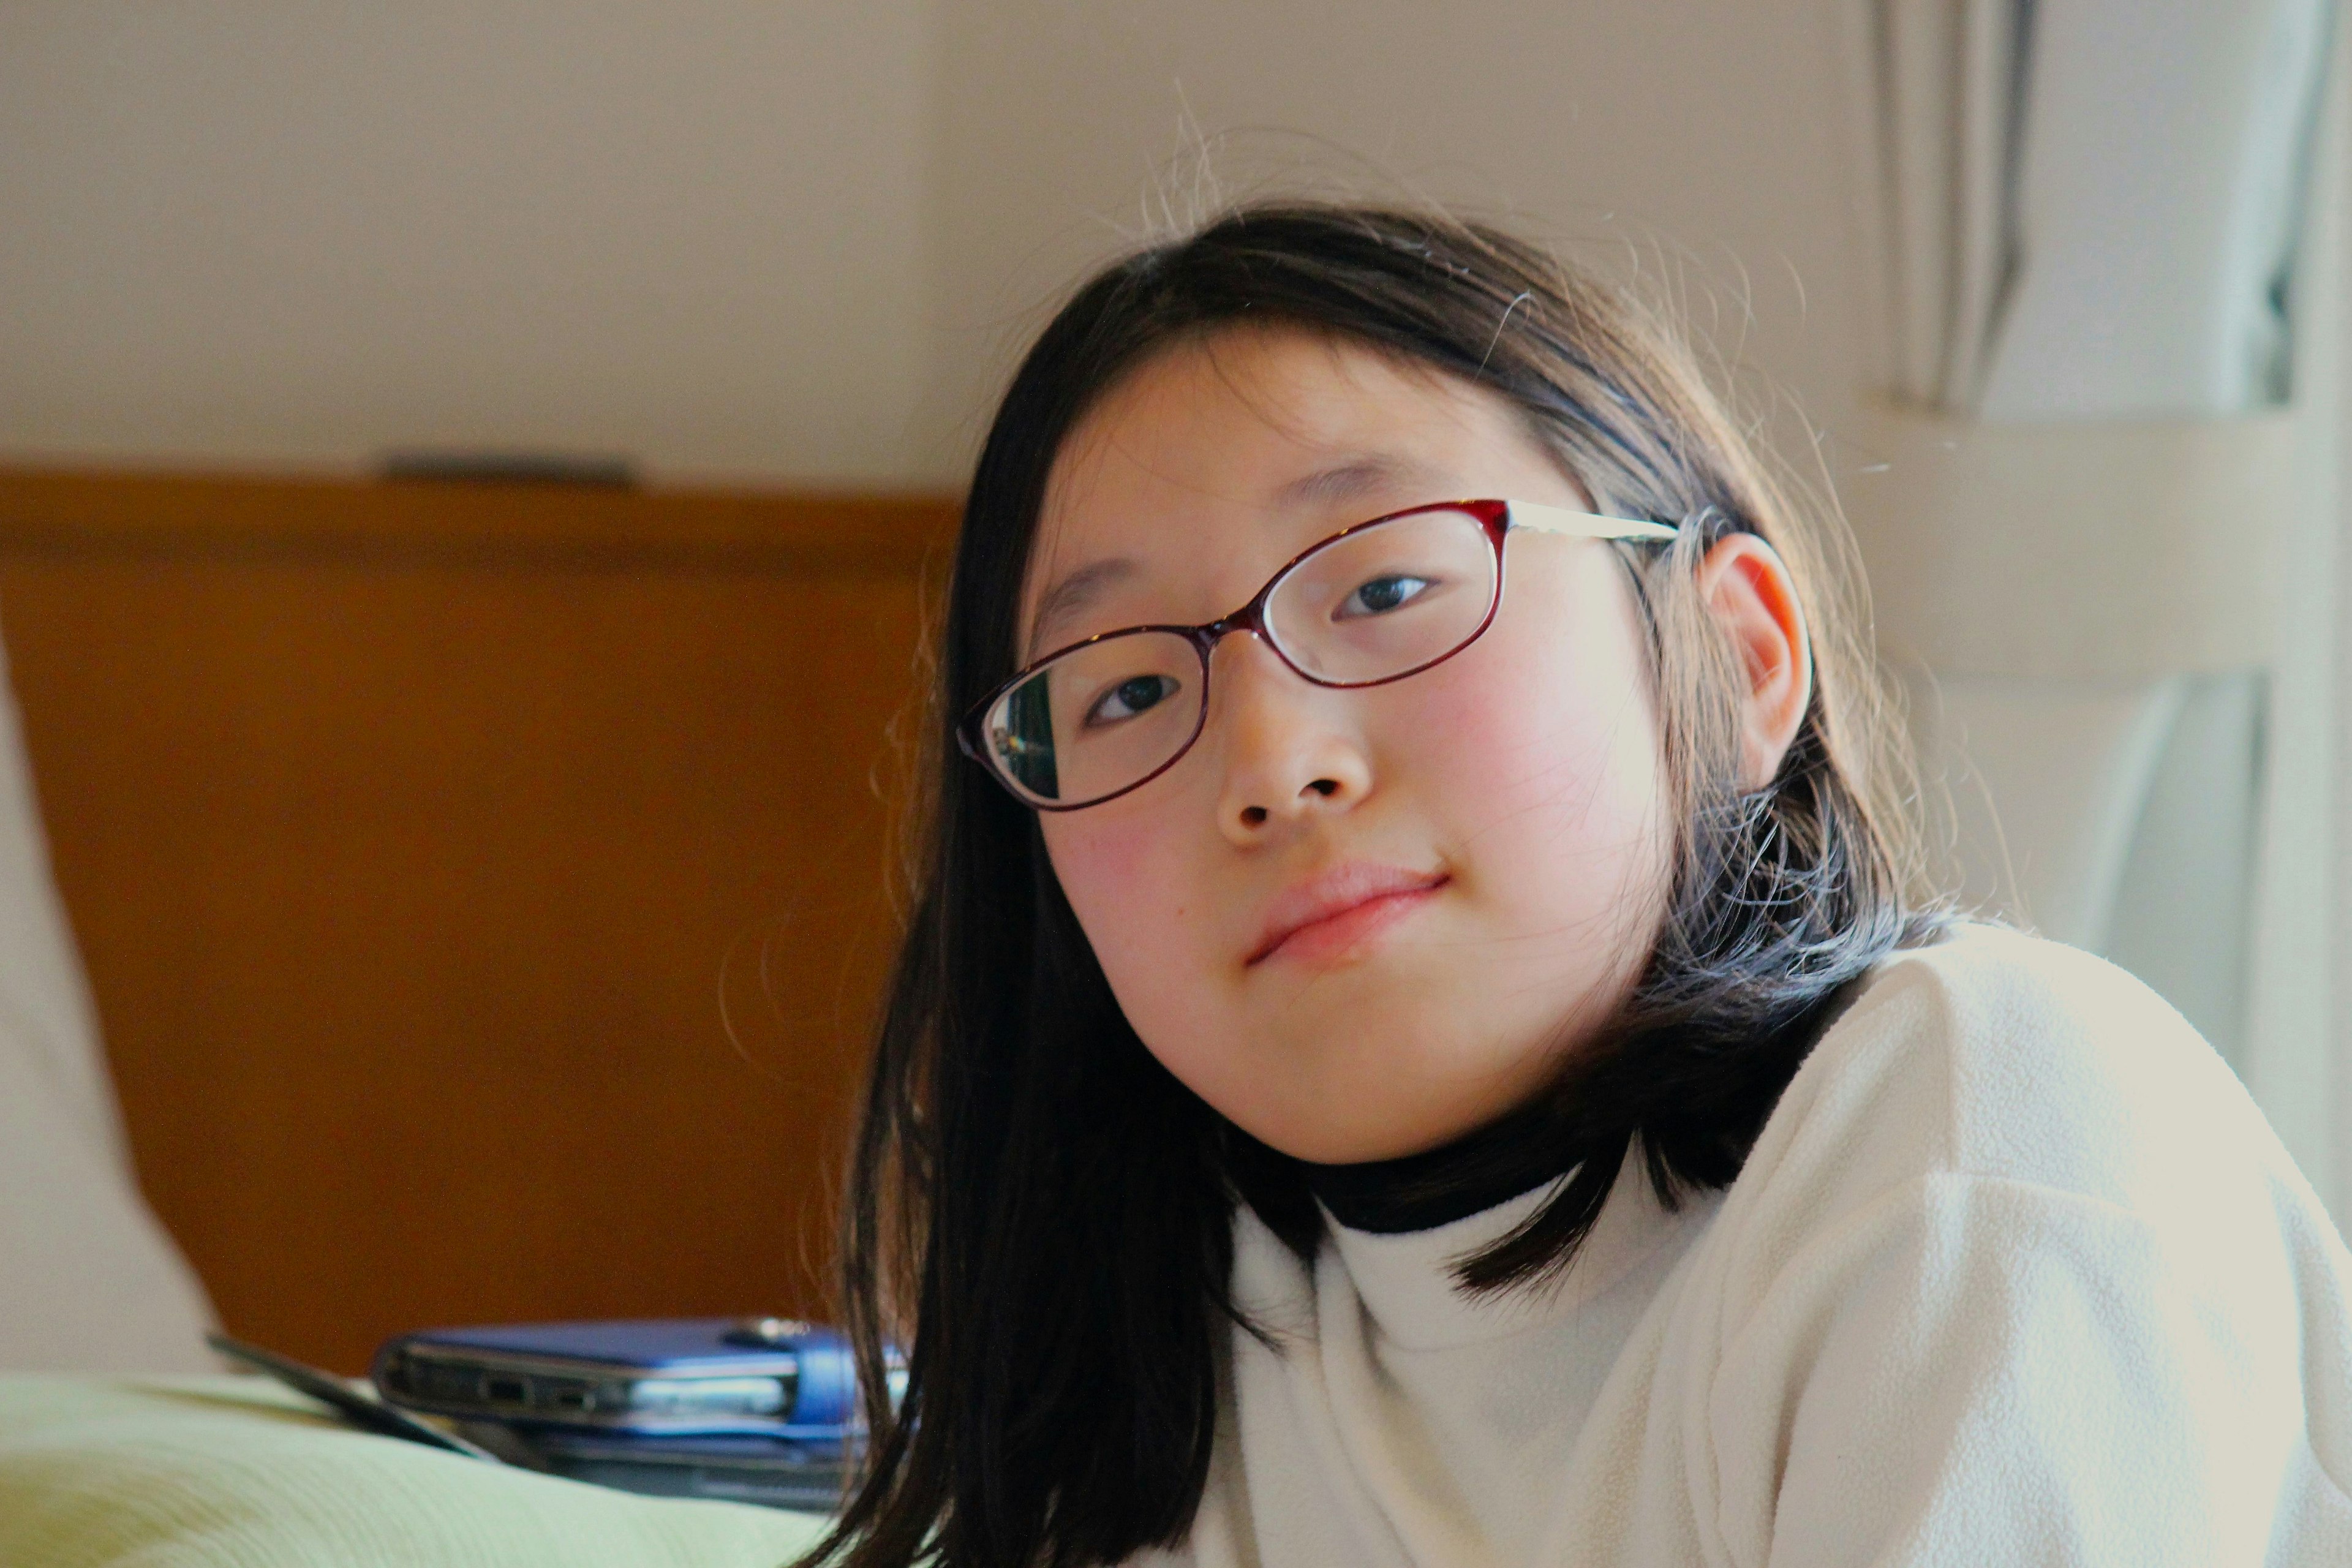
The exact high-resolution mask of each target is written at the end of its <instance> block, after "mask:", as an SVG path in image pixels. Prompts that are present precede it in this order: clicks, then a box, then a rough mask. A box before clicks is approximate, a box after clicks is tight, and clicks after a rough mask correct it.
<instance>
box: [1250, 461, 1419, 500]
mask: <svg viewBox="0 0 2352 1568" xmlns="http://www.w3.org/2000/svg"><path fill="white" fill-rule="evenodd" d="M1427 477H1428V470H1427V469H1425V468H1423V466H1422V465H1420V464H1418V463H1414V462H1412V461H1409V460H1407V459H1405V458H1396V457H1391V456H1389V455H1387V454H1385V453H1379V452H1365V453H1358V454H1353V455H1351V456H1349V457H1346V458H1341V459H1340V460H1339V461H1338V462H1336V463H1328V464H1326V465H1325V466H1324V467H1322V468H1318V469H1316V470H1315V471H1314V472H1313V473H1311V474H1307V475H1305V476H1303V477H1301V478H1299V479H1293V480H1291V481H1290V482H1289V483H1288V484H1286V485H1284V486H1283V487H1282V489H1281V490H1280V491H1279V492H1277V499H1278V500H1280V501H1281V502H1282V503H1283V504H1284V505H1286V506H1308V505H1318V506H1328V505H1331V504H1333V503H1336V502H1339V501H1343V500H1353V499H1355V498H1356V497H1358V496H1360V495H1365V494H1369V493H1370V492H1371V491H1373V490H1377V489H1381V488H1383V487H1385V486H1390V485H1398V484H1410V483H1419V482H1421V481H1423V479H1426V478H1427Z"/></svg>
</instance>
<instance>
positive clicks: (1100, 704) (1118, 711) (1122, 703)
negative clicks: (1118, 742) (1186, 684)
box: [1087, 675, 1176, 728]
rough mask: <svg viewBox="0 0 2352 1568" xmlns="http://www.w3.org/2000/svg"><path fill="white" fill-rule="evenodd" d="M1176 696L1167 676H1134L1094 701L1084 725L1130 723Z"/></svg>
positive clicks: (1174, 683)
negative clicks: (1123, 721)
mask: <svg viewBox="0 0 2352 1568" xmlns="http://www.w3.org/2000/svg"><path fill="white" fill-rule="evenodd" d="M1175 695H1176V678H1175V677H1173V676H1170V675H1135V676H1129V678H1128V679H1125V680H1122V681H1120V682H1119V683H1118V685H1117V686H1114V687H1112V688H1111V689H1109V690H1108V691H1106V692H1104V693H1103V694H1102V695H1101V696H1100V697H1097V698H1096V699H1095V700H1094V705H1093V706H1092V707H1090V708H1088V709H1087V727H1088V728H1093V727H1094V726H1096V725H1099V724H1116V723H1118V721H1120V720H1122V719H1132V718H1134V717H1135V716H1136V715H1137V714H1139V713H1141V712H1143V711H1144V710H1147V709H1150V708H1157V707H1159V706H1160V704H1161V703H1162V702H1165V701H1167V700H1169V699H1170V698H1171V697H1173V696H1175Z"/></svg>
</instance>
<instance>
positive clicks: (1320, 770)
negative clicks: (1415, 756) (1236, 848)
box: [1210, 637, 1372, 846]
mask: <svg viewBox="0 0 2352 1568" xmlns="http://www.w3.org/2000/svg"><path fill="white" fill-rule="evenodd" d="M1228 650H1230V651H1228ZM1218 652H1219V654H1220V655H1221V656H1222V659H1223V668H1220V669H1219V670H1218V672H1217V682H1216V686H1215V688H1214V692H1213V699H1212V700H1213V703H1214V705H1215V707H1216V710H1217V711H1215V712H1213V713H1212V714H1211V715H1210V722H1211V724H1212V726H1213V728H1214V729H1215V730H1216V731H1217V733H1216V735H1215V736H1214V738H1213V743H1214V744H1216V746H1217V749H1218V752H1219V754H1220V757H1221V760H1222V762H1223V767H1224V780H1223V790H1222V792H1221V794H1220V795H1219V798H1218V801H1217V826H1218V827H1219V828H1220V830H1222V831H1223V834H1224V836H1225V837H1226V838H1227V839H1229V840H1230V841H1232V842H1233V843H1234V844H1235V845H1240V846H1249V845H1255V844H1260V843H1264V842H1265V841H1266V840H1267V839H1268V838H1270V837H1274V836H1276V835H1277V834H1279V833H1280V832H1281V831H1282V830H1283V829H1285V828H1286V827H1291V826H1297V824H1298V823H1300V822H1301V821H1303V820H1305V819H1307V818H1308V817H1311V816H1316V815H1318V814H1321V813H1326V812H1342V811H1346V810H1349V808H1351V807H1353V806H1354V805H1355V804H1356V803H1357V802H1358V801H1359V800H1360V799H1362V798H1363V796H1364V795H1366V794H1367V793H1369V792H1370V789H1371V784H1372V770H1371V761H1370V757H1368V756H1367V755H1366V753H1365V748H1364V744H1363V738H1362V736H1361V735H1360V733H1359V732H1358V731H1356V729H1355V728H1354V727H1353V726H1352V725H1350V724H1349V723H1346V722H1344V720H1345V719H1346V718H1348V717H1349V714H1350V713H1351V711H1352V710H1353V708H1354V706H1355V704H1354V702H1353V701H1352V700H1351V699H1352V698H1353V697H1354V695H1355V694H1354V693H1352V692H1346V691H1334V690H1332V689H1328V688H1327V687H1319V686H1315V685H1312V684H1310V683H1309V682H1307V680H1305V679H1301V678H1300V677H1299V676H1298V675H1297V673H1296V672H1295V671H1293V670H1292V669H1291V668H1289V667H1288V666H1287V665H1285V664H1284V663H1283V662H1282V661H1281V660H1280V659H1279V658H1276V657H1275V654H1274V650H1273V649H1271V648H1269V647H1266V646H1265V643H1263V642H1262V641H1260V640H1259V639H1258V638H1256V637H1229V638H1227V639H1226V641H1225V644H1224V647H1221V648H1220V649H1219V650H1218Z"/></svg>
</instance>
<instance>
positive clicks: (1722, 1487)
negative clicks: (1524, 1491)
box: [1693, 1172, 2352, 1568]
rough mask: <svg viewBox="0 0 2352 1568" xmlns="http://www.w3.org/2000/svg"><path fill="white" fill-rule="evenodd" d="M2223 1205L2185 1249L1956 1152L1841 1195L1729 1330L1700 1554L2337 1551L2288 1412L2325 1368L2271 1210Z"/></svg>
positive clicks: (1763, 1567) (1712, 1408) (2109, 1208)
mask: <svg viewBox="0 0 2352 1568" xmlns="http://www.w3.org/2000/svg"><path fill="white" fill-rule="evenodd" d="M2240 1217H2241V1218H2242V1219H2251V1220H2253V1221H2255V1222H2257V1223H2254V1224H2252V1225H2240V1226H2235V1227H2229V1228H2230V1234H2229V1237H2228V1239H2227V1240H2225V1241H2222V1242H2220V1243H2218V1244H2217V1243H2216V1242H2215V1240H2214V1237H2213V1233H2212V1232H2211V1231H2210V1229H2209V1228H2206V1227H2198V1228H2197V1230H2196V1232H2195V1234H2194V1235H2193V1236H2192V1237H2191V1238H2190V1240H2191V1243H2192V1244H2191V1245H2186V1246H2184V1245H2183V1244H2182V1240H2181V1238H2180V1237H2177V1236H2173V1235H2168V1234H2166V1233H2162V1232H2159V1231H2158V1229H2156V1228H2155V1227H2153V1226H2150V1224H2148V1223H2147V1221H2146V1220H2145V1219H2144V1218H2143V1217H2141V1216H2140V1215H2138V1214H2137V1213H2135V1212H2134V1211H2133V1210H2131V1209H2128V1208H2126V1207H2123V1206H2121V1205H2116V1204H2114V1203H2112V1202H2108V1201H2106V1200H2105V1199H2102V1198H2098V1197H2094V1196H2089V1195H2085V1194H2080V1193H2075V1192H2070V1191H2065V1190H2061V1189H2056V1188H2052V1187H2047V1186H2041V1185H2036V1184H2030V1183H2025V1182H2020V1181H2016V1180H2013V1179H2006V1178H2001V1177H1995V1176H1986V1175H1970V1174H1959V1173H1950V1172H1945V1173H1931V1174H1927V1175H1923V1176H1921V1177H1919V1178H1917V1179H1916V1180H1913V1181H1909V1182H1906V1183H1904V1184H1900V1185H1898V1186H1895V1187H1893V1188H1890V1189H1889V1190H1887V1191H1886V1192H1885V1193H1883V1194H1880V1195H1879V1196H1878V1197H1877V1198H1875V1199H1874V1200H1873V1201H1872V1202H1870V1203H1868V1204H1866V1205H1859V1206H1857V1207H1855V1208H1853V1209H1852V1210H1849V1211H1848V1212H1846V1213H1844V1214H1843V1215H1840V1216H1839V1217H1838V1219H1837V1220H1836V1221H1835V1223H1833V1224H1832V1225H1830V1226H1826V1227H1824V1228H1822V1229H1821V1230H1818V1231H1816V1232H1814V1233H1813V1234H1812V1235H1811V1237H1809V1238H1808V1241H1807V1244H1806V1246H1805V1247H1803V1249H1802V1250H1801V1251H1800V1252H1799V1253H1797V1254H1796V1255H1794V1256H1792V1257H1790V1258H1788V1259H1786V1261H1785V1264H1784V1266H1783V1267H1782V1268H1780V1270H1779V1271H1778V1273H1777V1275H1776V1276H1775V1277H1774V1279H1773V1280H1772V1282H1771V1284H1770V1287H1769V1289H1766V1290H1765V1291H1764V1292H1763V1293H1762V1294H1761V1296H1760V1297H1759V1299H1758V1300H1757V1301H1756V1304H1755V1306H1754V1309H1753V1310H1752V1311H1750V1312H1748V1314H1747V1315H1746V1317H1745V1320H1744V1321H1742V1322H1740V1323H1739V1324H1738V1325H1737V1326H1736V1328H1735V1329H1734V1331H1732V1333H1731V1334H1730V1336H1729V1338H1728V1339H1727V1341H1726V1342H1724V1344H1723V1352H1722V1356H1721V1359H1720V1361H1719V1362H1718V1363H1717V1371H1716V1375H1715V1377H1714V1378H1712V1379H1711V1380H1710V1382H1709V1385H1708V1386H1707V1388H1706V1394H1705V1398H1706V1411H1705V1414H1704V1418H1703V1421H1702V1422H1701V1423H1700V1424H1699V1426H1700V1428H1701V1429H1702V1430H1704V1431H1705V1433H1706V1447H1708V1448H1709V1449H1710V1450H1711V1451H1710V1452H1708V1453H1707V1454H1705V1455H1701V1456H1693V1458H1696V1459H1698V1460H1699V1462H1700V1465H1701V1467H1702V1468H1704V1469H1706V1471H1707V1472H1708V1473H1709V1474H1710V1475H1711V1476H1712V1478H1713V1481H1714V1487H1713V1490H1714V1492H1715V1495H1716V1502H1717V1509H1716V1510H1715V1513H1716V1520H1715V1523H1716V1526H1717V1531H1716V1532H1715V1533H1716V1539H1715V1540H1714V1541H1712V1542H1709V1544H1710V1546H1711V1547H1712V1548H1713V1549H1714V1550H1713V1551H1712V1552H1710V1555H1713V1556H1716V1557H1717V1558H1718V1560H1719V1561H1723V1562H1727V1563H1736V1564H1739V1565H1741V1568H1750V1565H1753V1568H1768V1565H1769V1568H1781V1565H1786V1568H1799V1565H1802V1568H1843V1565H1845V1564H1854V1565H1861V1564H1865V1563H1867V1564H1876V1565H1884V1568H1910V1565H1914V1564H1916V1565H1921V1568H1925V1565H1927V1564H1945V1563H1950V1564H1963V1563H1966V1564H1979V1563H2036V1564H2060V1563H2065V1564H2072V1563H2083V1564H2091V1563H2100V1564H2105V1563H2134V1564H2139V1565H2157V1564H2172V1563H2179V1564H2182V1565H2183V1568H2187V1565H2189V1564H2211V1563H2306V1562H2308V1563H2319V1562H2328V1563H2344V1562H2352V1501H2347V1497H2346V1495H2345V1492H2344V1490H2343V1489H2342V1480H2343V1479H2344V1478H2342V1477H2341V1476H2336V1477H2333V1478H2331V1476H2330V1475H2329V1473H2328V1469H2327V1467H2326V1464H2325V1463H2324V1462H2323V1460H2322V1458H2321V1457H2320V1455H2319V1454H2316V1453H2315V1449H2314V1446H2313V1441H2312V1433H2311V1430H2310V1422H2311V1419H2312V1416H2313V1415H2314V1409H2313V1406H2314V1405H2318V1406H2321V1407H2323V1408H2322V1409H2321V1411H2320V1414H2322V1415H2326V1409H2325V1408H2324V1407H2326V1406H2329V1405H2333V1404H2334V1401H2333V1400H2332V1399H2330V1398H2328V1397H2326V1396H2325V1395H2324V1394H2323V1395H2322V1396H2321V1397H2319V1398H2318V1399H2316V1400H2314V1399H2309V1398H2306V1392H2307V1390H2306V1380H2307V1377H2308V1375H2309V1374H2310V1373H2311V1370H2312V1368H2313V1366H2314V1365H2315V1364H2317V1365H2322V1366H2327V1365H2333V1364H2335V1363H2333V1361H2332V1357H2331V1354H2330V1352H2329V1351H2328V1349H2327V1348H2326V1347H2313V1348H2315V1349H2316V1350H2318V1351H2319V1352H2320V1353H2319V1354H2318V1355H2317V1356H2316V1357H2314V1356H2312V1355H2307V1354H2306V1353H2305V1345H2304V1343H2303V1340H2304V1333H2305V1321H2306V1319H2305V1312H2304V1310H2303V1303H2302V1302H2300V1301H2299V1300H2298V1297H2299V1295H2300V1292H2299V1291H2298V1289H2297V1288H2296V1282H2295V1265H2294V1258H2293V1256H2292V1253H2291V1250H2290V1248H2289V1247H2287V1246H2286V1245H2285V1240H2284V1237H2282V1236H2281V1234H2280V1232H2279V1229H2278V1227H2277V1226H2264V1225H2263V1224H2261V1223H2259V1222H2260V1221H2261V1220H2262V1219H2263V1218H2264V1217H2265V1216H2262V1215H2241V1216H2240ZM2265 1231H2267V1234H2264V1233H2265ZM2332 1438H2333V1435H2328V1436H2323V1438H2322V1451H2323V1452H2338V1453H2340V1449H2338V1448H2336V1447H2335V1444H2334V1442H2333V1440H2332ZM1706 1533H1708V1532H1707V1531H1705V1529H1704V1527H1703V1528H1702V1534H1703V1535H1704V1534H1706Z"/></svg>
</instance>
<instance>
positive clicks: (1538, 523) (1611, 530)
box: [1509, 500, 1680, 539]
mask: <svg viewBox="0 0 2352 1568" xmlns="http://www.w3.org/2000/svg"><path fill="white" fill-rule="evenodd" d="M1509 505H1510V509H1511V526H1512V527H1513V528H1531V529H1533V530H1535V531H1537V532H1538V533H1556V534H1559V535H1560V536H1561V537H1562V538H1566V539H1672V538H1673V537H1674V536H1675V534H1676V533H1678V532H1680V530H1679V529H1676V528H1675V526H1674V525H1673V524H1672V523H1664V522H1636V521H1634V520H1633V519H1632V518H1630V517H1601V516H1600V515H1598V514H1597V513H1594V512H1589V511H1570V510H1569V509H1568V508H1566V507H1564V506H1538V505H1537V504H1536V503H1535V502H1533V501H1524V500H1515V501H1512V502H1510V503H1509Z"/></svg>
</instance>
